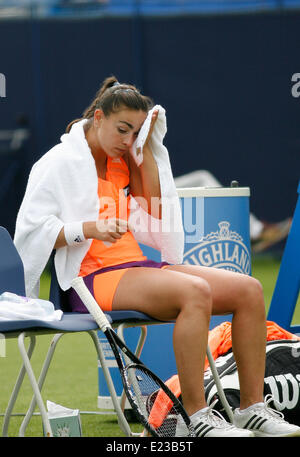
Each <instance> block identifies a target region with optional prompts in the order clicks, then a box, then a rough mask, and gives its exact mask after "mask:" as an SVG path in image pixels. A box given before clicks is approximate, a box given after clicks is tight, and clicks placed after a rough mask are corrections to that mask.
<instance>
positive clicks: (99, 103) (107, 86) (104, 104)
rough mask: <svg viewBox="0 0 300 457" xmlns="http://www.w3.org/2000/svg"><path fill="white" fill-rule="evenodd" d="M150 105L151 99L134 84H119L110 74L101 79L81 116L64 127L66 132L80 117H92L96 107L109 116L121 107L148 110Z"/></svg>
mask: <svg viewBox="0 0 300 457" xmlns="http://www.w3.org/2000/svg"><path fill="white" fill-rule="evenodd" d="M152 106H153V102H152V100H151V99H150V98H149V97H146V96H145V95H142V94H141V93H140V92H139V90H138V89H137V88H136V87H135V86H133V85H131V84H124V83H121V84H120V83H119V82H118V80H117V78H116V77H115V76H110V77H108V78H106V79H105V80H104V81H103V84H102V86H101V87H100V89H99V90H98V92H97V93H96V96H95V98H94V100H93V101H92V103H91V104H90V106H88V107H87V108H86V109H85V110H84V112H83V114H82V117H81V118H79V119H75V120H74V121H72V122H70V123H69V125H68V126H67V128H66V132H67V133H68V132H69V131H70V129H71V127H72V125H73V124H75V123H76V122H78V121H80V120H81V119H93V117H94V112H95V110H96V109H101V110H102V111H103V113H104V115H105V116H109V115H110V114H112V113H116V112H118V111H120V110H121V109H122V108H127V109H131V110H136V111H139V110H141V111H144V112H148V111H149V109H151V108H152Z"/></svg>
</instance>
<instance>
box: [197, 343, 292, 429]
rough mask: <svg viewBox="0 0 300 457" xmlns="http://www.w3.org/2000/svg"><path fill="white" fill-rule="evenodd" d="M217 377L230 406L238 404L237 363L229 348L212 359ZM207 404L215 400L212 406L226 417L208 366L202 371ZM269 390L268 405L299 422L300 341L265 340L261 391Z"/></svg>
mask: <svg viewBox="0 0 300 457" xmlns="http://www.w3.org/2000/svg"><path fill="white" fill-rule="evenodd" d="M215 364H216V368H217V370H218V373H219V377H220V381H221V384H222V386H223V389H224V392H225V395H226V398H227V400H228V403H229V404H230V406H231V407H232V409H235V408H238V407H239V404H240V390H239V379H238V373H237V367H236V363H235V360H234V356H233V353H232V350H230V351H228V352H227V353H226V354H224V355H222V356H220V357H218V358H217V359H216V360H215ZM204 386H205V396H206V400H207V404H208V405H209V404H211V403H212V402H213V401H214V400H217V399H218V401H217V402H216V404H215V406H214V409H216V410H217V411H219V412H220V413H221V414H222V415H223V416H224V417H225V418H226V419H227V420H228V416H227V414H226V412H225V410H224V408H223V406H222V404H221V401H220V399H219V396H218V391H217V388H216V384H215V382H214V378H213V376H212V373H211V370H210V368H208V369H207V370H206V371H205V375H204ZM268 394H271V395H272V396H273V398H274V399H275V401H273V402H271V403H270V406H271V407H272V408H274V409H276V410H277V411H280V412H282V413H283V414H284V418H285V419H286V420H287V421H288V422H291V423H293V424H296V425H300V341H295V340H276V341H269V342H267V348H266V371H265V379H264V395H265V396H266V395H268Z"/></svg>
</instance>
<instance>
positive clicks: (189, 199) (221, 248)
mask: <svg viewBox="0 0 300 457" xmlns="http://www.w3.org/2000/svg"><path fill="white" fill-rule="evenodd" d="M178 195H179V198H180V202H181V209H182V217H183V227H184V232H185V249H184V260H183V263H185V264H191V265H204V266H211V267H217V268H225V269H228V270H232V271H238V272H240V273H244V274H251V255H250V235H249V196H250V191H249V188H242V187H230V188H223V187H222V188H203V187H196V188H184V189H178ZM141 248H142V250H143V252H144V255H145V256H147V257H148V258H150V259H152V260H156V261H157V262H160V261H161V256H160V252H158V251H157V250H155V249H152V248H150V247H148V246H144V245H142V246H141ZM230 319H231V317H230V316H226V320H227V321H228V320H230ZM222 321H224V316H214V317H213V318H212V320H211V328H212V327H215V326H216V325H218V324H219V323H220V322H222ZM173 327H174V324H163V325H153V326H148V327H147V339H146V342H145V345H144V348H143V351H142V356H141V360H142V361H143V362H144V363H145V364H146V365H147V366H149V368H150V369H152V370H153V371H154V372H155V373H157V374H158V376H159V377H160V378H161V379H163V380H167V379H168V378H170V377H171V376H172V375H174V374H175V373H177V369H176V362H175V356H174V352H173V338H172V335H173ZM139 333H140V330H139V329H137V328H128V329H125V331H124V336H125V339H126V343H127V344H128V345H129V347H130V348H131V349H134V348H135V347H136V344H137V341H138V336H139ZM99 339H100V343H101V344H102V346H103V348H104V350H105V355H106V357H107V358H108V360H109V367H110V372H111V375H112V379H113V381H114V385H115V389H116V392H117V394H118V395H121V393H122V390H123V389H122V381H121V378H120V375H119V370H118V368H117V364H116V361H115V359H114V356H113V353H112V351H111V349H110V346H109V343H108V342H107V340H106V338H105V336H104V335H103V333H102V332H99ZM98 407H99V408H104V409H112V402H111V399H110V395H109V392H108V389H107V386H106V382H105V378H104V376H103V372H102V369H101V367H99V397H98Z"/></svg>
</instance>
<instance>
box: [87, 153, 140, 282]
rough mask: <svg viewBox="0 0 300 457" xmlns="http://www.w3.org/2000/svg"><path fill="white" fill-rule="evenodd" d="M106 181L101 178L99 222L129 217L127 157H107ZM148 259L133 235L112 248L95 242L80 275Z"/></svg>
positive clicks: (127, 235) (99, 182) (126, 235)
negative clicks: (100, 220)
mask: <svg viewBox="0 0 300 457" xmlns="http://www.w3.org/2000/svg"><path fill="white" fill-rule="evenodd" d="M105 178H106V179H101V178H98V196H99V201H100V210H99V217H98V218H99V219H109V218H119V219H124V220H126V221H128V218H129V213H130V209H129V199H130V197H129V170H128V167H127V164H126V162H125V160H124V159H123V158H120V159H111V158H110V157H108V158H107V170H106V175H105ZM146 259H147V257H145V256H144V255H143V252H142V250H141V248H140V246H139V244H138V242H137V241H136V239H135V238H134V236H133V234H132V233H131V232H126V233H125V234H124V235H123V236H122V237H121V238H120V239H119V240H118V241H117V242H116V243H112V244H111V245H110V246H109V247H108V246H106V245H105V244H104V243H103V241H100V240H95V239H94V240H93V241H92V244H91V246H90V249H89V250H88V252H87V254H86V255H85V257H84V259H83V261H82V263H81V268H80V272H79V276H87V275H88V274H90V273H93V272H94V271H96V270H99V269H100V268H104V267H109V266H113V265H118V264H121V263H126V262H135V261H141V260H146Z"/></svg>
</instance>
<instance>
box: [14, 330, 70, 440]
mask: <svg viewBox="0 0 300 457" xmlns="http://www.w3.org/2000/svg"><path fill="white" fill-rule="evenodd" d="M63 335H64V333H56V334H55V335H54V337H53V339H52V341H51V343H50V347H49V349H48V352H47V355H46V358H45V361H44V364H43V367H42V370H41V373H40V376H39V379H38V383H37V384H38V388H39V391H40V392H41V391H42V388H43V385H44V382H45V379H46V376H47V373H48V370H49V366H50V363H51V361H52V358H53V355H54V351H55V349H56V345H57V343H58V341H59V340H60V338H61V337H62V336H63ZM36 403H37V400H36V397H35V395H33V397H32V400H31V403H30V406H29V408H28V411H27V413H26V414H25V417H24V419H23V421H22V424H21V427H20V429H19V436H25V431H26V428H27V426H28V424H29V421H30V419H31V417H32V415H33V413H34V409H35V407H36Z"/></svg>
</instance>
